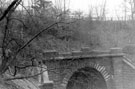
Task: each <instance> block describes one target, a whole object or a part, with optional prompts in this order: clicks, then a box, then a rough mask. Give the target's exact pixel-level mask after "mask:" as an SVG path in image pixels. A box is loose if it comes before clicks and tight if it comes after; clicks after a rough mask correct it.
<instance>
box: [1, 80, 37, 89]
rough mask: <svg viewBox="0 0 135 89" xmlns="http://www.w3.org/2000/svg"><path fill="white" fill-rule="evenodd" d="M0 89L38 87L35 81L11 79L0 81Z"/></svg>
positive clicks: (29, 88) (32, 88)
mask: <svg viewBox="0 0 135 89" xmlns="http://www.w3.org/2000/svg"><path fill="white" fill-rule="evenodd" d="M0 89H39V87H38V84H37V83H36V82H34V81H33V82H31V81H30V80H27V79H18V80H12V81H8V82H4V83H0Z"/></svg>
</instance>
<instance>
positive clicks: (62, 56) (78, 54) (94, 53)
mask: <svg viewBox="0 0 135 89" xmlns="http://www.w3.org/2000/svg"><path fill="white" fill-rule="evenodd" d="M122 55H124V53H123V52H122V49H121V48H111V49H110V50H104V51H102V50H91V49H90V48H89V47H83V48H81V49H80V50H76V51H72V52H63V53H60V52H58V51H56V50H49V51H44V53H43V56H44V57H45V59H44V60H46V61H51V60H66V59H78V58H79V59H83V58H91V57H111V56H112V57H113V56H122Z"/></svg>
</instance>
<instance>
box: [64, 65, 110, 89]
mask: <svg viewBox="0 0 135 89" xmlns="http://www.w3.org/2000/svg"><path fill="white" fill-rule="evenodd" d="M66 89H107V85H106V81H105V79H104V77H103V76H102V74H101V73H100V72H99V71H97V70H96V69H95V68H91V67H85V68H81V69H78V70H77V71H76V72H74V73H73V75H72V76H71V77H70V79H69V81H68V84H67V87H66Z"/></svg>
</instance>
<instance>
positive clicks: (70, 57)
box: [42, 47, 135, 89]
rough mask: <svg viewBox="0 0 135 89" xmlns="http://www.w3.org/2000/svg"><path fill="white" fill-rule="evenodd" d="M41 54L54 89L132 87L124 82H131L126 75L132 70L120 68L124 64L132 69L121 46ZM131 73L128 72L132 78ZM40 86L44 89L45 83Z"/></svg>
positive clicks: (121, 88)
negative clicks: (108, 48)
mask: <svg viewBox="0 0 135 89" xmlns="http://www.w3.org/2000/svg"><path fill="white" fill-rule="evenodd" d="M43 55H44V56H45V59H44V60H43V63H44V64H45V65H46V66H47V70H48V75H49V80H50V81H53V89H134V88H135V87H134V88H132V87H131V88H129V87H128V86H126V85H125V84H128V83H129V85H130V83H131V81H130V79H129V81H128V79H126V77H127V76H128V75H129V76H130V74H131V73H130V72H127V71H123V70H124V68H125V67H123V65H126V68H127V69H129V70H131V71H134V69H133V68H134V65H132V63H131V62H130V61H129V60H128V59H126V58H125V56H124V53H123V52H122V49H120V48H112V49H110V50H106V51H100V50H93V51H91V50H90V48H87V47H84V48H81V49H80V50H78V51H73V52H68V53H58V52H57V51H55V50H54V51H46V52H44V54H43ZM124 63H125V64H124ZM126 72H127V73H126ZM124 73H125V74H124ZM129 73H130V74H129ZM134 74H135V73H134ZM134 74H131V75H132V76H131V77H133V75H134ZM124 79H126V80H124ZM132 80H133V81H134V80H135V79H132ZM134 82H135V81H134ZM43 86H44V87H43ZM43 86H42V88H43V89H47V88H46V86H45V85H43ZM48 89H50V88H48Z"/></svg>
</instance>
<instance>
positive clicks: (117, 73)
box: [111, 48, 123, 89]
mask: <svg viewBox="0 0 135 89" xmlns="http://www.w3.org/2000/svg"><path fill="white" fill-rule="evenodd" d="M111 54H112V55H113V56H112V61H113V66H112V67H113V72H114V74H113V81H114V86H115V87H114V88H115V89H123V78H122V64H123V62H122V60H123V54H122V50H121V49H118V48H116V49H111Z"/></svg>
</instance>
